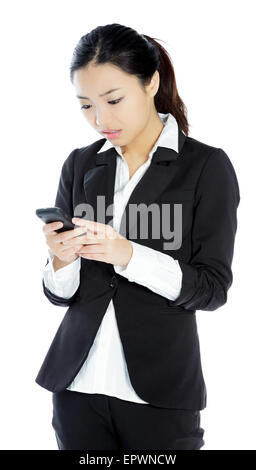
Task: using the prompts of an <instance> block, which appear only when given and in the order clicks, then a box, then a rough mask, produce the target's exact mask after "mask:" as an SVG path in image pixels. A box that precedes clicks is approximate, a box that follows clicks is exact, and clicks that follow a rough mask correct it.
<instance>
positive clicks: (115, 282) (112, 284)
mask: <svg viewBox="0 0 256 470" xmlns="http://www.w3.org/2000/svg"><path fill="white" fill-rule="evenodd" d="M116 284H117V279H116V276H112V278H111V281H110V283H109V285H110V287H115V286H116Z"/></svg>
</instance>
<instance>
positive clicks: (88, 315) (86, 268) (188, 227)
mask: <svg viewBox="0 0 256 470" xmlns="http://www.w3.org/2000/svg"><path fill="white" fill-rule="evenodd" d="M105 141H106V139H105V138H103V139H100V140H97V141H96V142H93V143H92V144H90V145H88V146H86V147H82V148H77V149H75V150H73V151H72V152H71V153H70V155H69V156H68V157H67V159H66V160H65V161H64V163H63V166H62V171H61V175H60V180H59V186H58V191H57V196H56V200H55V205H56V206H58V207H61V208H62V209H63V210H64V211H65V212H66V213H67V214H69V215H70V217H73V216H77V217H85V215H83V214H84V213H80V212H79V207H81V206H79V205H81V204H85V203H89V204H91V205H92V206H93V208H94V211H95V220H96V221H98V222H103V223H105V224H108V223H109V222H110V221H111V220H112V216H111V214H110V215H109V214H108V215H106V218H105V219H104V220H102V219H101V216H100V214H99V216H98V219H97V195H104V196H105V197H106V208H107V207H108V206H109V205H110V204H112V203H113V193H114V182H115V170H116V157H117V154H116V150H115V148H114V147H112V148H110V149H108V150H106V151H105V152H102V153H99V154H98V155H97V152H98V150H99V149H100V148H101V147H102V145H103V144H104V143H105ZM239 201H240V194H239V186H238V181H237V178H236V174H235V170H234V168H233V165H232V163H231V161H230V159H229V157H228V156H227V155H226V153H225V152H224V151H223V150H222V149H221V148H216V147H213V146H210V145H207V144H205V143H202V142H200V141H198V140H196V139H193V138H192V137H186V136H185V135H184V134H183V132H181V130H180V129H179V152H178V153H177V152H175V151H174V150H171V149H168V148H165V147H158V148H157V150H156V152H155V153H154V154H153V158H152V161H151V164H150V166H149V168H148V169H147V171H146V172H145V174H144V175H143V177H142V178H141V180H140V181H139V183H138V185H137V186H136V188H135V189H134V191H133V192H132V193H131V196H130V198H129V201H128V203H127V206H126V208H128V204H140V203H144V204H146V205H147V206H149V205H150V204H152V203H158V204H160V203H165V204H167V203H169V204H170V211H171V214H172V217H173V213H174V207H173V205H174V204H175V203H176V204H180V203H182V244H181V246H180V247H179V249H177V250H175V251H173V250H170V251H168V250H165V249H163V243H164V242H166V240H165V239H163V238H162V237H160V238H159V239H157V238H153V237H152V236H151V234H150V227H149V237H148V238H140V236H139V234H140V221H139V220H137V227H138V232H137V234H138V238H133V237H132V235H129V233H128V229H129V220H128V219H129V213H128V210H126V211H125V212H124V215H123V219H122V223H123V221H125V220H126V225H125V226H126V227H127V232H125V233H126V236H127V238H130V237H131V238H130V239H131V240H132V239H133V240H134V241H136V242H137V243H141V244H142V245H145V246H148V247H151V248H153V249H155V250H158V251H162V252H163V253H165V254H168V255H170V256H173V257H174V259H178V260H179V264H180V267H181V269H182V272H183V278H182V287H181V292H180V295H179V297H178V298H177V299H176V300H175V301H172V300H168V299H167V298H165V297H163V296H161V295H159V294H156V293H154V292H153V291H151V290H150V289H148V288H146V287H144V286H142V285H141V284H138V283H136V282H130V281H129V280H128V279H126V278H125V277H124V276H122V275H120V274H117V273H116V272H115V270H114V267H113V265H112V264H109V263H104V262H100V261H95V260H89V259H88V260H87V259H84V258H81V271H80V285H79V287H78V289H77V291H76V292H75V294H74V295H73V296H72V297H71V298H69V299H63V298H62V297H58V296H56V295H54V294H53V293H51V292H50V290H49V289H47V288H46V287H45V285H44V282H42V283H43V292H44V294H45V295H46V297H47V298H48V299H49V301H50V302H51V303H52V304H54V305H58V306H63V307H69V308H68V310H67V312H66V313H65V316H64V318H63V320H62V322H61V324H60V326H59V328H58V330H57V332H56V335H55V337H54V339H53V341H52V343H51V346H50V348H49V350H48V352H47V355H46V357H45V359H44V361H43V363H42V365H41V368H40V370H39V372H38V375H37V377H36V379H35V381H36V383H37V384H39V385H40V386H42V387H44V388H46V389H47V390H50V391H52V392H59V391H62V390H64V389H66V388H67V387H68V386H69V385H70V384H71V382H72V381H73V379H74V377H75V376H76V374H77V373H78V371H79V369H80V368H81V366H82V364H83V362H84V361H85V359H86V357H87V355H88V353H89V350H90V348H91V346H92V343H93V341H94V338H95V336H96V333H97V330H98V328H99V326H100V324H101V321H102V318H103V316H104V314H105V312H106V309H107V307H108V304H109V302H110V300H111V299H113V303H114V307H115V314H116V319H117V324H118V328H119V333H120V337H121V341H122V345H123V348H124V354H125V358H126V362H127V367H128V371H129V375H130V379H131V383H132V386H133V388H134V389H135V391H136V393H137V394H138V395H139V396H140V397H141V398H142V399H143V400H145V401H147V402H149V403H150V404H152V405H155V406H159V407H166V408H183V409H194V410H200V409H203V408H205V407H206V397H207V392H206V386H205V382H204V377H203V372H202V367H201V357H200V346H199V338H198V332H197V323H196V310H205V311H213V310H216V309H218V308H219V307H221V306H222V305H223V304H225V302H226V301H227V291H228V289H229V288H230V286H231V284H232V280H233V276H232V271H231V263H232V258H233V250H234V241H235V234H236V229H237V207H238V205H239ZM75 209H76V210H75ZM86 217H87V216H86ZM88 218H90V217H88ZM125 218H126V219H125ZM149 225H151V224H149ZM122 226H123V225H122V224H121V227H122ZM120 233H122V235H125V233H123V232H122V229H121V230H120ZM48 262H49V259H48V258H47V263H48ZM47 263H46V264H47Z"/></svg>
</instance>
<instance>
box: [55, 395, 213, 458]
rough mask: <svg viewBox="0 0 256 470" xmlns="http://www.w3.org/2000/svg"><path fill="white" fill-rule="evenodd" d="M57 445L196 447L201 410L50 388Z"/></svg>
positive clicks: (89, 447)
mask: <svg viewBox="0 0 256 470" xmlns="http://www.w3.org/2000/svg"><path fill="white" fill-rule="evenodd" d="M52 403H53V417H52V426H53V429H54V431H55V437H56V440H57V444H58V448H59V450H151V449H154V450H169V449H170V450H199V449H200V448H201V447H202V446H203V445H204V443H205V441H204V440H203V434H204V429H203V428H201V427H200V410H198V411H196V410H183V409H169V408H159V407H156V406H153V405H150V404H149V405H148V404H140V403H134V402H131V401H126V400H122V399H119V398H116V397H112V396H108V395H103V394H97V393H81V392H76V391H72V390H64V391H61V392H56V393H55V392H53V393H52Z"/></svg>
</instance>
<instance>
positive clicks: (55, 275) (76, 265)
mask: <svg viewBox="0 0 256 470" xmlns="http://www.w3.org/2000/svg"><path fill="white" fill-rule="evenodd" d="M48 253H49V258H48V259H49V263H48V264H47V265H46V266H45V267H44V268H43V278H44V284H45V286H46V287H47V288H48V289H49V290H50V291H51V292H52V293H53V294H55V295H58V296H59V297H63V298H70V297H72V295H73V294H74V293H75V292H76V290H77V289H78V286H79V284H80V268H81V258H80V257H79V258H77V259H76V260H75V261H73V262H72V263H69V264H68V265H66V266H64V267H63V268H60V269H58V270H57V271H54V268H53V264H52V259H53V257H54V254H53V253H52V251H51V250H50V249H48Z"/></svg>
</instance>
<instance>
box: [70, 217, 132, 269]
mask: <svg viewBox="0 0 256 470" xmlns="http://www.w3.org/2000/svg"><path fill="white" fill-rule="evenodd" d="M72 222H73V224H75V225H76V226H82V227H83V226H84V227H85V231H87V234H86V235H79V236H77V237H76V238H75V239H74V238H73V239H72V240H70V241H66V242H63V243H64V245H67V246H68V245H70V246H71V245H73V246H74V245H77V246H78V251H77V252H76V253H77V254H78V255H79V256H81V257H82V258H86V259H93V260H97V261H104V262H105V263H111V264H117V265H124V266H127V264H128V263H129V261H130V259H131V257H132V253H133V247H132V243H131V242H130V241H129V240H128V239H127V238H125V237H123V236H122V235H120V233H118V232H117V231H116V230H114V229H113V227H111V226H110V225H105V224H101V223H100V222H94V221H92V220H85V219H82V218H78V217H74V218H73V219H72ZM81 244H82V245H84V246H83V248H80V249H79V247H80V246H81Z"/></svg>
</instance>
